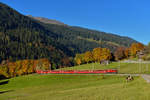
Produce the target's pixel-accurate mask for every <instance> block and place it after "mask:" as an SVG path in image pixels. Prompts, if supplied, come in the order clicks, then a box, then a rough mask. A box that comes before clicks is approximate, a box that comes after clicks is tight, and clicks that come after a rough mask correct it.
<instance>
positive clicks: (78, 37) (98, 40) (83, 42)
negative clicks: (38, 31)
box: [29, 16, 137, 53]
mask: <svg viewBox="0 0 150 100" xmlns="http://www.w3.org/2000/svg"><path fill="white" fill-rule="evenodd" d="M29 17H30V18H33V19H35V20H38V21H40V22H42V23H41V24H42V25H43V26H45V27H46V28H47V29H48V30H50V31H52V32H54V33H55V34H57V35H58V36H59V37H58V38H57V40H58V42H59V43H61V44H63V45H65V46H67V47H68V48H69V49H70V50H71V51H73V52H74V53H76V52H79V53H82V52H85V51H87V50H92V49H93V48H96V47H102V48H109V49H110V50H111V51H112V52H114V51H115V49H116V48H117V47H119V46H124V47H129V46H130V45H131V44H132V43H135V42H137V41H135V40H133V39H131V38H129V37H122V36H118V35H115V34H110V33H106V32H100V31H96V30H90V29H86V28H81V27H75V26H69V25H66V24H59V23H61V22H59V23H58V24H56V23H55V24H54V23H53V22H51V20H49V21H48V19H47V18H45V20H47V22H45V21H44V18H40V17H32V16H29ZM41 19H42V20H41ZM43 23H45V24H43Z"/></svg>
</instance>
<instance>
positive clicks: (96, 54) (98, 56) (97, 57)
mask: <svg viewBox="0 0 150 100" xmlns="http://www.w3.org/2000/svg"><path fill="white" fill-rule="evenodd" d="M92 53H93V58H94V61H95V62H100V61H101V59H102V58H101V53H102V48H94V49H93V51H92Z"/></svg>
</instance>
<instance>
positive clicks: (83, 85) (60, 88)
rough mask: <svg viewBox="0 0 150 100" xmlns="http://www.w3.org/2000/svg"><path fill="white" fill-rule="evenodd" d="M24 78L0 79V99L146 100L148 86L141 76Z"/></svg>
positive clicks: (49, 76) (35, 76)
mask: <svg viewBox="0 0 150 100" xmlns="http://www.w3.org/2000/svg"><path fill="white" fill-rule="evenodd" d="M134 78H135V79H134V81H131V82H128V83H127V82H126V81H125V76H104V77H103V76H100V75H36V74H34V75H26V76H21V77H16V78H12V79H9V80H1V81H0V83H2V82H4V81H8V84H4V85H0V100H149V99H150V95H149V94H150V84H147V83H146V82H145V80H144V79H142V78H141V77H134Z"/></svg>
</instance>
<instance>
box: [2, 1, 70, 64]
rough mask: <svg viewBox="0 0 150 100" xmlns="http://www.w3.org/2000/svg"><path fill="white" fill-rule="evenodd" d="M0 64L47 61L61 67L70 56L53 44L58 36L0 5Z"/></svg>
mask: <svg viewBox="0 0 150 100" xmlns="http://www.w3.org/2000/svg"><path fill="white" fill-rule="evenodd" d="M0 13H1V14H0V61H2V60H7V59H9V60H12V61H14V60H18V59H39V58H48V59H50V61H51V62H52V63H57V64H61V59H63V58H64V57H67V56H66V55H69V53H70V54H71V51H69V50H68V49H67V48H66V47H65V46H64V45H62V44H60V43H58V42H57V41H55V39H56V38H57V37H58V36H57V34H55V33H53V32H51V31H49V30H47V29H46V28H45V27H43V26H42V25H40V24H39V23H37V22H36V21H34V20H32V19H31V18H28V17H26V16H24V15H21V14H20V13H18V12H17V11H15V10H13V9H12V8H10V7H8V6H7V5H5V4H2V3H0Z"/></svg>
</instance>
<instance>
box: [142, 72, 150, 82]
mask: <svg viewBox="0 0 150 100" xmlns="http://www.w3.org/2000/svg"><path fill="white" fill-rule="evenodd" d="M142 78H144V80H146V82H147V83H150V75H146V74H143V75H142Z"/></svg>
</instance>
